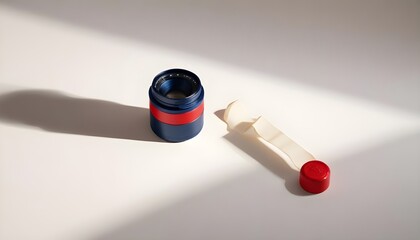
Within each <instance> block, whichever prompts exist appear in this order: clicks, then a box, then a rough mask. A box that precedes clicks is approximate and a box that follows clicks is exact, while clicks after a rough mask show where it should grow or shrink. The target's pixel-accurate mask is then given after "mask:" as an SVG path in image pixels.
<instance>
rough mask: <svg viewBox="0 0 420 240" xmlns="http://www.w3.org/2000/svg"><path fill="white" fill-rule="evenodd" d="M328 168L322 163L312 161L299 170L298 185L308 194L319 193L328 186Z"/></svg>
mask: <svg viewBox="0 0 420 240" xmlns="http://www.w3.org/2000/svg"><path fill="white" fill-rule="evenodd" d="M330 175H331V174H330V168H329V167H328V165H327V164H325V163H324V162H321V161H318V160H312V161H309V162H307V163H305V164H303V166H302V168H301V169H300V177H299V183H300V186H302V188H303V189H304V190H305V191H307V192H310V193H321V192H323V191H325V190H327V188H328V186H329V185H330Z"/></svg>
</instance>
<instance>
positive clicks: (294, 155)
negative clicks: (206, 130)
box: [223, 101, 315, 170]
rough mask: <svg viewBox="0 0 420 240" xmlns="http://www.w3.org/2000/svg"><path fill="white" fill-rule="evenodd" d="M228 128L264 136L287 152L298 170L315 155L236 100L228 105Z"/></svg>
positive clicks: (253, 135)
mask: <svg viewBox="0 0 420 240" xmlns="http://www.w3.org/2000/svg"><path fill="white" fill-rule="evenodd" d="M223 118H224V120H225V122H226V124H227V125H228V128H229V129H231V130H235V131H237V132H239V133H240V134H243V135H246V136H248V137H255V138H262V139H264V140H265V141H266V142H268V143H269V144H271V145H272V146H274V147H275V148H278V149H279V150H280V151H281V152H283V153H284V154H286V155H287V156H288V157H289V159H290V160H291V162H292V163H293V165H295V167H296V168H298V170H300V169H301V167H302V166H303V164H305V163H306V162H308V161H311V160H314V159H315V158H314V156H313V155H312V154H311V153H309V152H308V151H306V150H305V149H304V148H303V147H301V146H299V144H297V143H296V142H294V141H293V140H292V139H290V138H289V137H288V136H287V135H286V134H284V133H283V132H282V131H280V130H279V129H277V128H276V127H275V126H274V125H272V124H271V123H270V122H268V121H267V120H266V119H265V118H263V117H261V116H260V117H258V118H256V119H255V118H252V117H251V116H249V114H248V112H247V111H246V109H245V108H244V106H243V105H242V104H241V103H240V102H239V101H235V102H232V103H230V104H229V105H228V107H227V108H226V110H225V113H224V117H223Z"/></svg>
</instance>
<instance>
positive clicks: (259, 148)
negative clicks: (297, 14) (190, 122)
mask: <svg viewBox="0 0 420 240" xmlns="http://www.w3.org/2000/svg"><path fill="white" fill-rule="evenodd" d="M224 112H225V110H224V109H223V110H218V111H216V112H215V113H214V114H215V115H216V116H217V117H218V118H220V119H221V120H222V121H223V122H224V120H223V115H224ZM228 131H229V133H228V134H226V135H225V136H224V138H225V139H226V140H228V141H229V142H230V143H232V144H233V145H235V146H236V147H237V148H239V149H241V150H242V151H243V152H244V153H246V154H247V155H248V156H250V157H252V158H253V159H255V160H256V161H258V162H259V163H260V164H261V165H262V166H264V167H265V168H266V169H268V170H269V171H270V172H272V173H274V174H275V175H277V176H278V177H280V178H282V179H284V185H285V187H286V189H287V190H288V191H289V192H290V193H292V194H294V195H298V196H307V195H310V194H309V193H307V192H305V191H304V190H302V188H301V187H300V186H299V182H298V179H299V172H298V171H296V170H295V169H293V168H291V167H290V166H289V165H288V164H287V163H286V161H285V160H284V159H283V158H282V157H280V156H279V155H278V154H277V153H275V152H274V151H273V150H271V149H270V148H268V147H267V146H265V145H264V144H263V143H262V142H261V141H259V140H258V139H256V138H249V137H246V136H244V135H241V134H239V133H237V132H235V131H232V130H229V129H228Z"/></svg>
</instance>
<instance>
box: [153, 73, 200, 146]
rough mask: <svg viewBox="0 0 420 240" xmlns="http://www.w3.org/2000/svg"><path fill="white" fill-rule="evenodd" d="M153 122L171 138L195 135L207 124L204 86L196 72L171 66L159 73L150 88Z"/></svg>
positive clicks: (156, 129) (161, 134)
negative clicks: (204, 117)
mask: <svg viewBox="0 0 420 240" xmlns="http://www.w3.org/2000/svg"><path fill="white" fill-rule="evenodd" d="M149 98H150V126H151V128H152V130H153V132H154V133H155V134H156V135H157V136H159V137H160V138H162V139H164V140H166V141H168V142H182V141H185V140H188V139H190V138H193V137H195V136H196V135H197V134H198V133H199V132H200V131H201V129H202V128H203V123H204V121H203V113H204V89H203V87H202V85H201V82H200V79H199V78H198V76H197V75H195V74H194V73H192V72H190V71H187V70H184V69H170V70H166V71H164V72H161V73H159V74H158V75H157V76H156V77H155V78H154V79H153V82H152V86H150V89H149Z"/></svg>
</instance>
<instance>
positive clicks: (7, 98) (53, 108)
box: [0, 90, 163, 142]
mask: <svg viewBox="0 0 420 240" xmlns="http://www.w3.org/2000/svg"><path fill="white" fill-rule="evenodd" d="M0 121H3V122H7V123H11V124H18V125H26V126H32V127H38V128H41V129H44V130H46V131H50V132H58V133H69V134H78V135H87V136H97V137H108V138H121V139H131V140H140V141H151V142H163V140H161V139H160V138H158V137H157V136H156V135H155V134H154V133H153V132H152V130H151V129H150V126H149V110H148V109H147V108H139V107H132V106H125V105H121V104H118V103H114V102H109V101H103V100H96V99H84V98H75V97H70V96H67V95H65V94H62V93H60V92H56V91H50V90H21V91H15V92H10V93H6V94H3V95H1V96H0Z"/></svg>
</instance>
